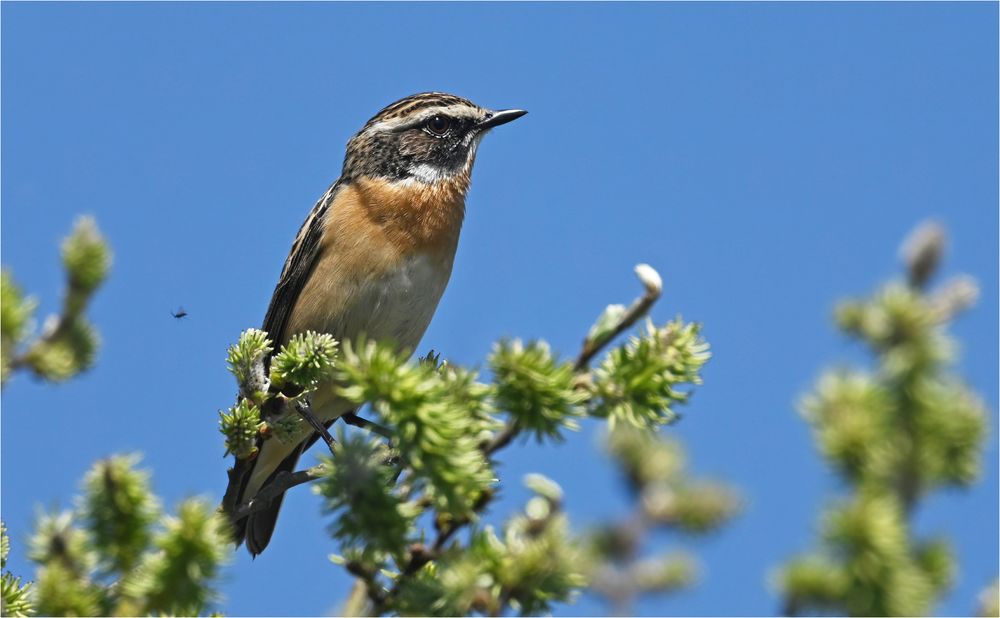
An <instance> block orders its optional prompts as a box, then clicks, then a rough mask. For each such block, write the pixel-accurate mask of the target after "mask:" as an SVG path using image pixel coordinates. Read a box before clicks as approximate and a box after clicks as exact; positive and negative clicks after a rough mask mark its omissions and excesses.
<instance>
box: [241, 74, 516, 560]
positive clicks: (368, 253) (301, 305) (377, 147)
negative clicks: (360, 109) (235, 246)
mask: <svg viewBox="0 0 1000 618" xmlns="http://www.w3.org/2000/svg"><path fill="white" fill-rule="evenodd" d="M525 113H527V112H525V111H522V110H516V109H511V110H501V111H492V110H489V109H485V108H482V107H479V106H478V105H475V104H473V103H472V102H471V101H468V100H466V99H463V98H461V97H457V96H453V95H450V94H444V93H440V92H427V93H422V94H415V95H413V96H409V97H406V98H405V99H401V100H399V101H397V102H395V103H393V104H391V105H389V106H388V107H386V108H385V109H383V110H382V111H380V112H379V113H378V114H376V115H375V117H373V118H372V119H371V120H369V121H368V122H367V124H365V126H364V127H362V128H361V131H359V132H358V134H357V135H355V136H354V137H352V138H351V139H350V141H349V142H348V143H347V153H346V156H345V157H344V167H343V170H342V172H341V175H340V178H339V179H338V180H337V181H336V182H334V183H333V185H331V186H330V188H329V189H328V190H327V192H326V193H325V194H324V195H323V197H321V198H320V200H319V201H318V202H317V203H316V205H315V206H314V207H313V209H312V211H311V212H310V213H309V216H307V217H306V220H305V222H304V223H303V224H302V227H301V228H300V229H299V233H298V235H297V236H296V238H295V242H294V243H293V244H292V249H291V253H290V254H289V255H288V259H287V260H286V261H285V266H284V269H283V270H282V272H281V277H280V278H279V280H278V285H277V287H276V288H275V290H274V295H273V296H272V297H271V304H270V306H269V307H268V309H267V315H266V317H265V318H264V325H263V329H264V330H265V331H267V332H268V333H269V335H270V337H271V339H272V341H274V343H275V346H274V347H275V348H276V349H277V348H279V347H280V346H281V345H282V344H284V343H286V342H287V341H288V339H289V338H290V337H291V336H292V335H295V334H297V333H302V332H305V331H307V330H313V331H316V332H321V333H330V334H331V335H333V336H334V337H335V338H336V339H338V340H340V341H346V340H354V339H356V338H357V337H359V336H361V335H364V336H365V337H367V338H368V339H374V340H379V341H391V342H393V343H394V345H396V346H397V347H398V348H399V349H409V350H413V349H414V348H415V347H416V345H417V344H418V343H419V341H420V338H421V337H422V336H423V334H424V331H425V330H426V329H427V325H428V324H429V323H430V321H431V317H432V316H433V315H434V311H435V309H436V308H437V305H438V301H439V300H440V299H441V294H442V293H443V292H444V288H445V285H447V283H448V278H449V277H450V275H451V268H452V262H453V260H454V258H455V249H456V248H457V246H458V235H459V232H460V230H461V228H462V220H463V218H464V216H465V195H466V191H467V190H468V188H469V181H470V176H471V173H472V165H473V163H474V162H475V159H476V150H477V149H478V147H479V141H480V140H481V139H482V137H483V136H484V135H485V134H486V133H487V132H488V131H489V130H490V129H492V128H493V127H497V126H499V125H502V124H505V123H508V122H510V121H512V120H515V119H517V118H520V117H521V116H523V115H524V114H525ZM311 409H312V412H313V413H314V414H315V416H316V417H317V420H319V421H320V422H322V423H323V424H325V425H327V426H328V425H329V424H330V423H332V422H333V421H334V420H336V419H337V418H338V417H340V416H342V415H344V414H346V413H349V412H351V411H352V405H351V404H350V403H349V402H346V401H344V400H342V399H338V398H337V397H336V396H335V395H334V394H333V389H332V385H326V388H323V387H321V388H320V389H318V390H317V391H316V392H315V393H313V396H312V400H311ZM317 437H318V436H317V434H316V432H315V431H311V432H310V433H309V434H304V435H303V438H302V440H301V441H300V442H298V443H297V444H292V443H282V442H281V441H279V440H266V441H262V442H261V443H260V444H259V447H260V451H259V453H258V454H257V456H256V457H254V458H252V459H249V460H243V461H238V462H237V469H236V470H235V472H236V474H234V475H232V476H231V479H236V480H235V481H233V480H231V481H230V487H229V489H228V490H227V496H228V495H235V497H236V500H235V504H237V505H239V504H245V503H246V502H247V500H249V499H251V498H252V497H253V496H255V495H257V493H258V492H259V491H260V490H261V488H263V487H265V486H266V485H267V484H268V483H269V482H271V481H272V480H273V479H274V477H275V476H276V475H277V474H278V473H280V472H282V471H293V470H294V468H295V465H296V463H297V462H298V459H299V457H300V456H301V455H302V453H303V452H304V451H305V450H306V449H307V448H309V447H310V446H311V445H312V444H313V443H314V442H315V441H316V439H317ZM241 466H242V467H244V468H243V469H240V467H241ZM236 485H238V486H236ZM280 508H281V497H278V498H275V499H274V500H273V501H272V502H271V504H270V505H269V506H268V507H267V508H265V509H263V510H259V511H256V512H254V513H251V514H250V515H249V516H247V517H246V518H244V519H242V520H240V521H236V522H234V527H235V530H236V536H237V542H240V541H242V540H244V539H245V540H246V544H247V549H248V550H249V551H250V553H251V554H253V555H255V556H256V555H257V554H259V553H260V552H262V551H264V548H265V547H267V544H268V542H269V541H270V540H271V535H272V533H273V532H274V526H275V522H276V521H277V517H278V511H279V509H280Z"/></svg>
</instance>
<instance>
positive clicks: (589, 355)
mask: <svg viewBox="0 0 1000 618" xmlns="http://www.w3.org/2000/svg"><path fill="white" fill-rule="evenodd" d="M635 274H636V276H637V277H639V281H640V282H642V285H643V287H644V288H646V293H645V294H643V295H642V296H640V297H639V298H637V299H635V301H633V303H632V306H630V307H629V308H628V309H627V310H625V313H623V314H622V316H621V318H620V319H619V320H618V323H617V324H616V325H615V327H614V328H613V329H611V330H610V331H606V334H603V335H601V336H599V337H597V338H595V339H591V338H590V337H589V336H588V337H587V338H586V339H585V340H584V341H583V350H581V351H580V356H578V357H577V359H576V362H575V363H574V364H573V369H574V370H575V371H583V370H585V369H586V368H587V367H588V366H589V365H590V361H591V360H593V358H594V356H596V355H597V353H598V352H600V351H601V350H602V349H603V348H604V346H606V345H608V344H609V343H611V341H612V340H613V339H614V338H615V337H617V336H618V335H620V334H622V333H623V332H625V331H626V330H628V329H629V328H631V327H632V325H633V324H635V323H636V322H637V321H638V320H639V318H641V317H642V316H644V315H646V313H648V312H649V309H650V308H651V307H652V306H653V304H654V303H656V301H657V300H659V298H660V294H661V292H663V280H662V279H661V278H660V274H659V273H657V272H656V271H655V270H654V269H653V267H652V266H649V265H648V264H639V265H638V266H636V267H635Z"/></svg>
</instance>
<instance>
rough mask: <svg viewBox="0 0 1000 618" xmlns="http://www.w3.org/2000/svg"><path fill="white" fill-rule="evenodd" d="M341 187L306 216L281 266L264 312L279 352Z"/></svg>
mask: <svg viewBox="0 0 1000 618" xmlns="http://www.w3.org/2000/svg"><path fill="white" fill-rule="evenodd" d="M339 189H340V181H339V180H338V181H337V182H335V183H334V184H333V185H332V186H331V187H330V188H329V189H328V190H327V192H326V194H324V195H323V197H321V198H320V200H319V201H318V202H316V205H315V206H314V207H313V209H312V211H311V212H310V213H309V216H308V217H306V220H305V222H303V223H302V227H301V228H299V233H298V234H297V235H296V236H295V242H294V243H293V244H292V250H291V252H290V253H289V254H288V259H286V260H285V266H284V268H282V270H281V277H279V279H278V285H277V286H275V288H274V294H273V295H272V296H271V304H270V305H268V307H267V314H266V315H265V316H264V324H263V326H262V327H261V328H263V329H264V330H265V331H267V333H268V336H269V337H270V338H271V341H272V342H274V352H272V355H273V354H274V353H276V352H277V351H278V350H279V349H280V347H281V345H282V344H283V343H284V341H285V338H286V334H287V333H286V332H285V329H286V327H287V326H288V319H289V317H291V315H292V309H294V308H295V303H296V302H298V299H299V294H300V293H302V288H303V287H305V284H306V281H308V280H309V274H310V273H311V272H312V270H313V267H314V266H315V265H316V258H318V257H319V254H320V239H321V238H322V236H323V221H324V219H325V218H326V214H327V210H328V209H329V207H330V205H331V204H333V201H334V198H335V197H336V195H337V191H338V190H339Z"/></svg>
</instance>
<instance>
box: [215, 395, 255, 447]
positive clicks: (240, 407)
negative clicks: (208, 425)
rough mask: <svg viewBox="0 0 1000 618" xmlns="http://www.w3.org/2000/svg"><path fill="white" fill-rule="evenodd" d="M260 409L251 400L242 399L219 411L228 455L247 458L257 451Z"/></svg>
mask: <svg viewBox="0 0 1000 618" xmlns="http://www.w3.org/2000/svg"><path fill="white" fill-rule="evenodd" d="M260 428H261V422H260V410H259V409H257V406H255V405H254V404H253V403H252V402H251V401H250V400H248V399H241V400H240V401H239V403H237V404H236V405H235V406H233V407H232V408H229V410H228V411H222V410H220V411H219V431H220V432H221V433H222V435H223V436H225V438H226V455H228V454H230V453H232V454H233V455H235V456H236V458H237V459H247V458H249V457H251V456H253V455H254V454H255V453H256V452H257V434H258V432H259V431H260Z"/></svg>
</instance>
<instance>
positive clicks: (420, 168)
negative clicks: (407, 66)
mask: <svg viewBox="0 0 1000 618" xmlns="http://www.w3.org/2000/svg"><path fill="white" fill-rule="evenodd" d="M526 113H527V112H525V111H523V110H519V109H508V110H499V111H493V110H489V109H485V108H482V107H479V106H478V105H476V104H474V103H472V102H471V101H469V100H467V99H463V98H461V97H456V96H454V95H450V94H445V93H441V92H425V93H421V94H415V95H412V96H409V97H406V98H405V99H400V100H399V101H396V102H395V103H393V104H391V105H389V106H388V107H386V108H385V109H383V110H382V111H380V112H379V113H378V114H376V115H375V116H374V117H373V118H372V119H371V120H369V121H368V122H367V123H366V124H365V126H364V127H362V128H361V131H359V132H358V134H357V135H355V136H354V137H352V138H351V140H350V141H349V142H348V144H347V155H346V156H345V158H344V171H343V178H344V179H356V178H360V177H368V178H377V179H380V180H386V181H389V182H393V183H396V182H406V183H412V182H416V183H424V184H428V185H433V184H437V183H439V182H441V181H448V180H451V179H453V178H456V177H459V176H463V177H464V178H465V179H466V180H467V179H468V176H469V173H470V172H471V170H472V164H473V162H474V161H475V159H476V149H477V147H478V146H479V140H480V139H482V137H483V135H485V134H486V133H487V132H488V131H489V130H490V129H492V128H493V127H497V126H500V125H502V124H505V123H508V122H510V121H511V120H515V119H517V118H520V117H521V116H523V115H524V114H526Z"/></svg>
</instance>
